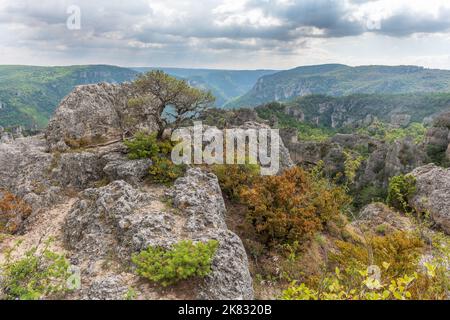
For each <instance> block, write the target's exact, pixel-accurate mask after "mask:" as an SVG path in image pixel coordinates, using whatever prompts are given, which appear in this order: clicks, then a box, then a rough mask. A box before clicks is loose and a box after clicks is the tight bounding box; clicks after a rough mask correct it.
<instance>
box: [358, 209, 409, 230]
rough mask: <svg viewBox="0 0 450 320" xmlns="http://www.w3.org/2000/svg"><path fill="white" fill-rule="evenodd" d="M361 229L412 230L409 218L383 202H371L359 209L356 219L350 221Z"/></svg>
mask: <svg viewBox="0 0 450 320" xmlns="http://www.w3.org/2000/svg"><path fill="white" fill-rule="evenodd" d="M351 225H352V226H354V227H357V228H358V229H360V230H362V231H367V230H370V231H373V232H377V231H378V232H380V230H381V231H382V232H383V233H390V232H394V231H412V230H413V229H414V225H413V223H412V222H411V220H410V219H409V218H408V217H406V216H404V215H402V214H401V213H399V212H397V211H395V210H393V209H391V208H389V207H388V206H386V205H385V204H384V203H372V204H369V205H367V206H366V207H364V208H363V209H362V210H361V213H360V215H359V217H358V219H357V220H355V221H354V222H352V223H351Z"/></svg>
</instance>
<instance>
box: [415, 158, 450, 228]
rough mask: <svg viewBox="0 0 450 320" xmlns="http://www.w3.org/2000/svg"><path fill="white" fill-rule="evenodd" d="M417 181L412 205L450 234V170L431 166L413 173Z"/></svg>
mask: <svg viewBox="0 0 450 320" xmlns="http://www.w3.org/2000/svg"><path fill="white" fill-rule="evenodd" d="M411 174H412V175H413V176H414V177H415V178H416V180H417V183H416V187H417V191H416V194H415V196H414V197H413V198H412V199H410V201H409V202H410V205H411V206H413V207H414V208H416V210H418V211H419V212H427V213H429V214H430V216H431V219H433V221H434V222H435V223H436V224H437V225H438V226H439V227H441V228H442V229H443V230H444V231H445V232H446V233H447V234H450V193H449V190H450V169H444V168H441V167H438V166H435V165H433V164H429V165H426V166H423V167H420V168H417V169H415V170H414V171H413V172H412V173H411Z"/></svg>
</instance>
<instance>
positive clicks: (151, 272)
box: [132, 240, 219, 286]
mask: <svg viewBox="0 0 450 320" xmlns="http://www.w3.org/2000/svg"><path fill="white" fill-rule="evenodd" d="M218 246H219V243H218V242H217V241H215V240H210V241H208V242H207V243H202V242H198V243H193V242H192V241H181V242H179V243H177V244H175V245H174V246H173V247H172V248H171V249H170V250H167V249H164V248H161V247H149V248H148V249H147V250H144V251H141V252H140V253H139V254H134V255H133V256H132V262H133V263H134V264H135V265H136V268H137V269H136V271H137V273H138V274H139V275H140V276H142V277H144V278H146V279H148V280H150V281H153V282H158V283H160V284H162V285H163V286H168V285H172V284H175V283H177V282H178V281H181V280H185V279H188V278H190V277H204V276H206V275H208V274H209V273H210V272H211V264H212V261H213V258H214V255H215V253H216V250H217V248H218Z"/></svg>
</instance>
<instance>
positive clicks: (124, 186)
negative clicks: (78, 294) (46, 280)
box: [63, 169, 253, 299]
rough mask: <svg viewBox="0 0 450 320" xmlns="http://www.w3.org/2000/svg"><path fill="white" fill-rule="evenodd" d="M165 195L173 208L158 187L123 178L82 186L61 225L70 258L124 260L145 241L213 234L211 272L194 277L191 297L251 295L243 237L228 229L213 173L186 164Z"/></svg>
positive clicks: (200, 237) (165, 243)
mask: <svg viewBox="0 0 450 320" xmlns="http://www.w3.org/2000/svg"><path fill="white" fill-rule="evenodd" d="M166 196H167V197H169V199H171V203H173V206H174V208H170V207H167V206H166V205H164V203H162V200H161V199H160V195H158V194H157V193H156V192H150V191H149V190H145V191H140V190H138V189H136V188H134V187H133V186H131V185H130V184H128V183H126V182H124V181H114V182H112V183H111V184H109V185H107V186H105V187H102V188H98V189H87V190H85V191H84V192H82V193H81V195H80V199H79V200H78V201H77V202H76V203H75V204H74V205H73V207H72V209H71V211H70V212H69V214H68V216H67V217H66V220H65V223H64V227H63V231H64V239H65V243H66V245H67V248H68V249H69V250H70V251H71V252H72V259H73V260H75V261H78V262H79V264H80V265H86V264H87V265H91V266H92V265H94V266H95V264H96V263H95V261H102V260H105V259H108V258H109V257H117V259H118V260H119V261H120V262H121V263H123V264H125V265H127V264H129V262H130V257H131V254H132V253H134V252H139V251H141V250H143V249H146V248H147V247H149V246H161V247H165V248H169V247H170V246H171V245H173V244H175V243H177V242H179V241H181V240H187V239H190V240H193V241H208V240H211V239H215V240H217V241H218V242H219V248H218V250H217V252H216V256H215V258H214V261H213V266H212V273H211V274H210V275H209V276H207V277H206V278H205V279H203V280H202V281H200V283H195V285H194V287H195V288H194V289H195V290H194V291H193V292H192V295H193V298H198V299H252V298H253V289H252V279H251V276H250V273H249V269H248V261H247V255H246V253H245V250H244V247H243V244H242V242H241V240H240V239H239V238H238V237H237V236H236V235H235V234H234V233H232V232H231V231H229V230H228V229H227V226H226V223H225V214H226V209H225V204H224V200H223V198H222V194H221V191H220V187H219V185H218V181H217V178H216V177H215V176H214V175H212V174H208V173H205V172H203V171H201V170H200V169H190V170H188V172H187V173H186V176H185V177H183V178H180V179H178V180H177V181H176V182H175V185H174V187H173V188H171V189H170V190H168V191H167V193H166ZM88 269H89V270H90V274H89V275H87V277H88V278H89V277H93V276H95V275H98V274H102V271H101V270H96V269H95V267H90V268H88ZM93 270H94V271H93ZM102 283H103V282H102ZM107 283H109V282H108V281H107ZM93 285H96V286H98V285H99V284H98V283H97V282H96V283H95V284H94V283H92V284H91V285H89V284H88V289H87V290H88V291H89V292H92V290H90V289H89V288H90V287H91V286H93ZM102 286H103V285H102ZM108 287H109V286H108ZM119 289H120V286H119ZM119 289H118V290H119ZM108 290H109V289H108ZM108 290H106V291H105V292H108ZM111 292H113V293H114V294H115V293H116V292H117V290H115V289H114V290H111ZM119 292H121V293H122V290H121V289H120V290H119ZM102 297H103V296H102ZM103 298H105V297H103ZM106 298H107V297H106Z"/></svg>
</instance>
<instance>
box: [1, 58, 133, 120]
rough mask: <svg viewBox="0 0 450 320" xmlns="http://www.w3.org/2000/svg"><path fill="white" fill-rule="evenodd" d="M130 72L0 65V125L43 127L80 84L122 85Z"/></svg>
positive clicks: (128, 70) (116, 69)
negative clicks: (111, 83)
mask: <svg viewBox="0 0 450 320" xmlns="http://www.w3.org/2000/svg"><path fill="white" fill-rule="evenodd" d="M136 74H137V73H136V72H135V71H133V70H130V69H125V68H120V67H115V66H104V65H96V66H95V65H92V66H68V67H35V66H0V101H1V102H2V103H3V108H1V109H0V126H3V127H8V126H11V127H13V126H17V125H22V126H24V127H26V128H32V127H34V126H37V127H38V128H43V127H45V126H46V125H47V122H48V119H49V118H50V116H51V115H52V114H53V111H54V110H55V108H56V107H57V106H58V104H59V102H60V101H61V100H62V99H63V98H64V96H66V95H67V94H68V93H69V92H70V91H72V90H73V88H74V87H75V86H77V85H80V84H86V83H98V82H117V83H120V82H124V81H130V80H132V79H133V78H134V77H135V75H136Z"/></svg>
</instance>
